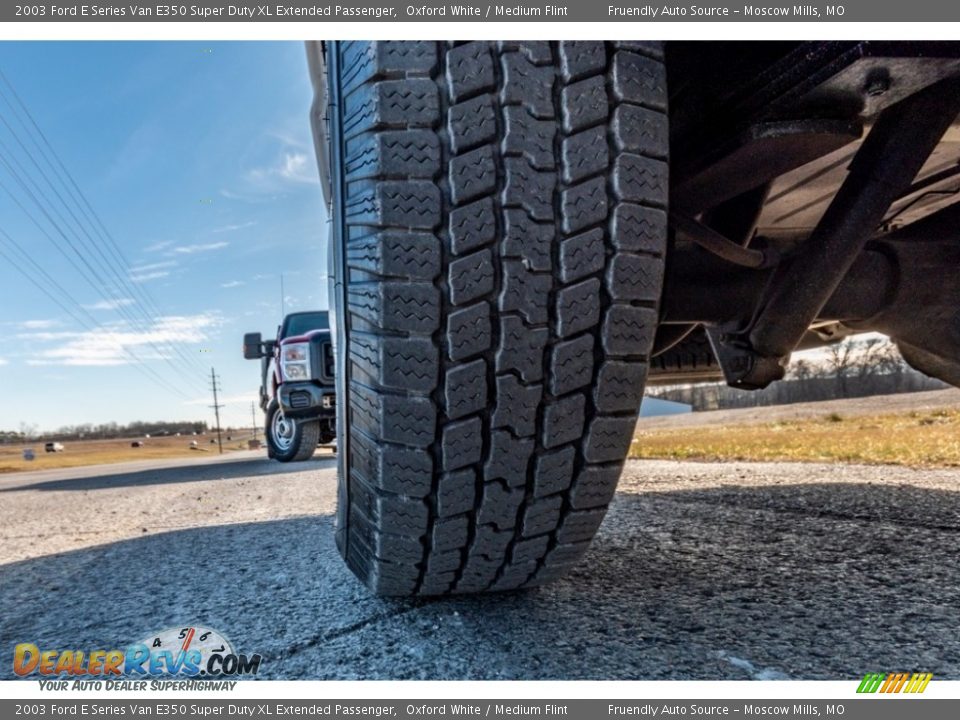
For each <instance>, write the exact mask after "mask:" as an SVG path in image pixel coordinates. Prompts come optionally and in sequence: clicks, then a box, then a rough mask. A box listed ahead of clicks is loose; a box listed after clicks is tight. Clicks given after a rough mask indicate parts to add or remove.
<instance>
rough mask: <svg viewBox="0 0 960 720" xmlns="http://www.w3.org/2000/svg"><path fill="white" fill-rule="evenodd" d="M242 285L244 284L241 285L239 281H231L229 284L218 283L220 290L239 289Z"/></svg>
mask: <svg viewBox="0 0 960 720" xmlns="http://www.w3.org/2000/svg"><path fill="white" fill-rule="evenodd" d="M244 284H245V283H243V282H242V281H240V280H231V281H230V282H225V283H220V287H222V288H235V287H240V286H241V285H244Z"/></svg>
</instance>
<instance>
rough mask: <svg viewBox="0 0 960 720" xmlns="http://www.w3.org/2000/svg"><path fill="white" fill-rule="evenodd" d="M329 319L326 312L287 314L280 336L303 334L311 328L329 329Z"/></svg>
mask: <svg viewBox="0 0 960 720" xmlns="http://www.w3.org/2000/svg"><path fill="white" fill-rule="evenodd" d="M329 329H330V320H329V319H328V315H327V313H326V312H307V313H296V314H294V315H287V318H286V320H284V322H283V329H282V330H281V332H280V338H281V339H283V338H287V337H293V336H295V335H305V334H307V333H308V332H310V331H311V330H329Z"/></svg>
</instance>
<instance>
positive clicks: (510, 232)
mask: <svg viewBox="0 0 960 720" xmlns="http://www.w3.org/2000/svg"><path fill="white" fill-rule="evenodd" d="M504 216H505V218H506V222H505V229H504V238H503V244H502V247H501V251H500V254H501V255H502V256H503V257H516V258H520V259H522V260H523V263H524V267H526V268H529V269H530V270H534V271H537V272H549V271H550V268H551V258H550V248H551V245H552V244H553V238H554V234H555V231H554V226H553V223H539V222H534V221H533V220H531V219H530V218H529V217H528V216H527V214H526V213H525V212H523V210H507V211H505V212H504Z"/></svg>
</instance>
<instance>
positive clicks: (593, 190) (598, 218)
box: [560, 178, 607, 234]
mask: <svg viewBox="0 0 960 720" xmlns="http://www.w3.org/2000/svg"><path fill="white" fill-rule="evenodd" d="M560 203H561V206H562V213H563V217H562V220H561V223H562V226H563V232H564V233H566V234H573V233H575V232H578V231H580V230H583V229H584V228H587V227H589V226H591V225H596V224H597V223H601V222H603V221H604V220H606V219H607V183H606V180H605V179H604V178H594V179H593V180H587V181H586V182H585V183H581V184H580V185H575V186H574V187H571V188H568V189H566V190H564V191H563V192H562V193H561V194H560Z"/></svg>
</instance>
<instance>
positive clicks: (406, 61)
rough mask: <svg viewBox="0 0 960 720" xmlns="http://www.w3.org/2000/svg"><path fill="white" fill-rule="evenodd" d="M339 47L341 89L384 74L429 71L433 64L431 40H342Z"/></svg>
mask: <svg viewBox="0 0 960 720" xmlns="http://www.w3.org/2000/svg"><path fill="white" fill-rule="evenodd" d="M342 47H343V51H342V53H341V56H340V57H341V58H342V62H343V67H344V68H345V70H344V72H343V77H342V78H341V85H342V87H343V90H344V92H349V91H350V90H352V89H353V88H355V87H357V86H358V85H362V84H363V83H365V82H367V81H369V80H373V79H375V78H378V77H382V76H384V75H396V74H401V73H402V74H404V75H413V74H416V73H421V74H430V73H431V72H432V71H433V69H434V68H435V67H436V65H437V45H436V43H433V42H409V41H398V40H381V41H377V42H352V43H344V45H343V46H342Z"/></svg>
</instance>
